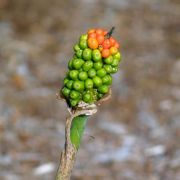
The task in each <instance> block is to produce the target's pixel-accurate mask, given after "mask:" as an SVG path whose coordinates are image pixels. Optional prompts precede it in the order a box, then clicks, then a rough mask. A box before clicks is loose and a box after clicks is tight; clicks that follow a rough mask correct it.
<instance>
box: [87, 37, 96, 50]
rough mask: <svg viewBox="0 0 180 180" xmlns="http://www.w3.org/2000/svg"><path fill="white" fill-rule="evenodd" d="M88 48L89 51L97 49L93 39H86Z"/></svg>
mask: <svg viewBox="0 0 180 180" xmlns="http://www.w3.org/2000/svg"><path fill="white" fill-rule="evenodd" d="M88 47H89V48H91V49H97V48H98V41H97V40H96V39H95V38H89V39H88Z"/></svg>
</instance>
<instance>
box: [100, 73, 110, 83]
mask: <svg viewBox="0 0 180 180" xmlns="http://www.w3.org/2000/svg"><path fill="white" fill-rule="evenodd" d="M102 82H103V84H105V85H111V84H112V77H111V75H109V74H107V75H105V76H104V77H103V78H102Z"/></svg>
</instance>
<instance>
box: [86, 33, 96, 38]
mask: <svg viewBox="0 0 180 180" xmlns="http://www.w3.org/2000/svg"><path fill="white" fill-rule="evenodd" d="M88 38H96V33H95V32H92V33H89V34H88Z"/></svg>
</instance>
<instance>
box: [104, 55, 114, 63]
mask: <svg viewBox="0 0 180 180" xmlns="http://www.w3.org/2000/svg"><path fill="white" fill-rule="evenodd" d="M104 62H105V63H106V64H111V63H112V62H113V57H112V56H108V57H107V58H105V59H104Z"/></svg>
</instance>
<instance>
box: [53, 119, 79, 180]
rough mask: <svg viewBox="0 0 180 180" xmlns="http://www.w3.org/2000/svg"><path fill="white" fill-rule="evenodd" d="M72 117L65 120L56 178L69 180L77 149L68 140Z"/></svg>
mask: <svg viewBox="0 0 180 180" xmlns="http://www.w3.org/2000/svg"><path fill="white" fill-rule="evenodd" d="M72 119H73V117H72V116H71V117H69V118H67V120H66V128H65V136H66V141H65V146H64V150H63V152H62V153H61V157H60V165H59V168H58V172H57V176H56V180H69V179H70V176H71V172H72V169H73V166H74V162H75V157H76V153H77V149H76V148H75V147H74V146H73V145H72V143H71V140H70V128H71V122H72Z"/></svg>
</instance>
